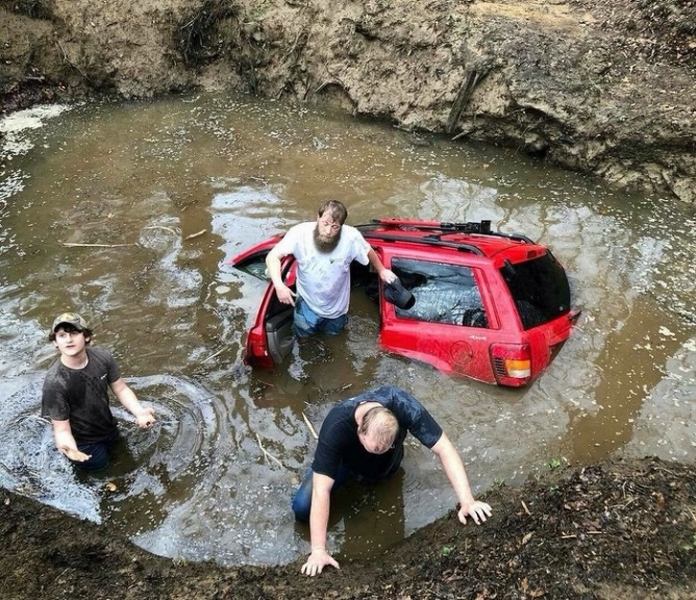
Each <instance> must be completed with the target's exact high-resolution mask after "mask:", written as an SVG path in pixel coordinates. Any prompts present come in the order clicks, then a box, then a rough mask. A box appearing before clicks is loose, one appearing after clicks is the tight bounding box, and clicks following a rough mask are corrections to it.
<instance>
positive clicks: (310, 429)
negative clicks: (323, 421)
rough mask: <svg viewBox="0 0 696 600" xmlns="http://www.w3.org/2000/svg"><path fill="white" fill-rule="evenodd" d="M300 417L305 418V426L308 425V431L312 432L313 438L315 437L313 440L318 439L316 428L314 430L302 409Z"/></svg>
mask: <svg viewBox="0 0 696 600" xmlns="http://www.w3.org/2000/svg"><path fill="white" fill-rule="evenodd" d="M302 418H303V419H304V420H305V423H307V427H309V431H310V432H311V433H312V435H313V436H314V439H315V440H318V439H319V436H318V435H317V432H316V430H315V429H314V427H313V426H312V423H311V422H310V420H309V419H308V418H307V415H306V414H304V411H302Z"/></svg>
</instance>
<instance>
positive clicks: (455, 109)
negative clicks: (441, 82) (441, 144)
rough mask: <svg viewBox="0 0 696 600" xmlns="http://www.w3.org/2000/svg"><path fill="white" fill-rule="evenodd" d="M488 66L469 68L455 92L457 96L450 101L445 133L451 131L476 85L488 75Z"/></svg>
mask: <svg viewBox="0 0 696 600" xmlns="http://www.w3.org/2000/svg"><path fill="white" fill-rule="evenodd" d="M490 70H491V69H490V67H489V66H487V65H481V67H480V68H479V69H471V71H469V75H468V76H467V78H466V81H465V82H464V83H463V84H462V87H461V88H459V91H458V92H457V97H456V98H455V99H454V102H453V103H452V109H451V110H450V114H449V117H448V118H447V125H446V127H445V131H446V132H447V133H453V132H454V129H455V127H456V126H457V123H458V122H459V118H460V117H461V116H462V113H463V112H464V109H465V108H466V107H467V105H468V104H469V100H471V96H472V94H473V93H474V90H475V89H476V87H477V86H478V85H479V84H480V83H481V82H482V81H483V80H484V79H485V78H486V77H487V76H488V73H489V72H490Z"/></svg>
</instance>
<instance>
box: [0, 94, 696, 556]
mask: <svg viewBox="0 0 696 600" xmlns="http://www.w3.org/2000/svg"><path fill="white" fill-rule="evenodd" d="M0 127H1V128H2V129H3V131H5V132H8V133H7V139H8V140H9V142H10V143H9V144H8V145H7V146H6V147H5V148H4V149H3V150H2V151H1V152H0V160H2V163H1V165H2V166H0V280H1V281H2V286H1V287H0V310H1V311H2V314H3V325H2V329H1V330H0V339H1V340H2V341H3V342H4V343H3V344H2V345H1V346H0V376H2V378H3V388H2V389H3V402H2V404H1V405H0V448H1V450H0V483H1V484H2V485H4V486H5V487H7V488H10V489H14V490H17V491H19V492H21V493H24V494H27V495H31V496H33V497H36V498H38V499H40V500H41V501H43V502H46V503H48V504H52V505H54V506H58V507H59V508H61V509H63V510H66V511H69V512H71V513H74V514H77V515H80V516H82V517H85V518H89V519H91V520H95V521H108V523H109V526H110V527H112V528H116V529H119V530H121V531H122V532H123V533H125V534H126V535H128V536H130V537H132V538H133V539H134V540H135V541H136V542H137V543H138V544H140V545H142V546H144V547H145V548H147V549H148V550H151V551H153V552H156V553H159V554H164V555H168V556H173V557H181V558H186V559H192V560H198V559H204V558H211V559H215V560H218V561H220V562H223V563H253V564H274V563H282V562H287V561H292V560H295V559H296V558H298V557H299V556H301V555H303V554H304V553H305V552H306V551H307V549H308V537H307V531H306V529H305V528H303V527H301V526H296V525H295V524H294V521H293V519H292V514H291V511H290V507H289V500H290V497H291V495H292V493H293V490H294V487H295V486H296V485H297V482H298V480H299V478H300V477H302V476H303V474H304V472H305V469H306V467H307V466H308V464H309V461H310V458H311V455H312V453H313V450H314V443H315V442H314V436H313V434H312V431H311V429H310V427H309V425H308V423H310V424H312V426H313V427H315V428H316V429H318V428H319V426H320V424H321V422H322V421H323V418H324V416H325V415H326V413H327V412H328V410H329V408H330V406H331V404H332V403H333V402H335V401H338V400H340V399H343V398H345V397H347V396H349V395H352V394H354V393H359V392H361V391H363V390H365V389H368V388H371V387H375V386H378V385H384V384H386V385H398V386H401V387H404V388H405V389H407V390H409V391H410V392H412V393H413V394H414V395H415V396H416V397H418V398H419V399H420V400H421V401H422V402H423V403H424V404H425V405H426V406H427V407H428V408H429V410H430V411H431V412H432V413H433V414H434V415H435V416H436V418H437V419H438V420H439V421H440V422H441V423H442V424H443V426H444V428H445V430H446V431H447V433H448V435H449V437H450V438H451V439H452V441H453V442H454V443H455V445H456V446H457V447H458V448H459V449H460V451H461V452H462V454H463V456H464V458H465V461H466V463H467V468H468V471H469V475H470V479H471V481H472V485H473V486H474V488H475V490H476V491H477V492H481V491H484V490H485V489H487V488H489V487H490V486H492V485H494V483H495V482H496V481H502V480H504V481H507V482H511V483H515V482H520V481H522V480H524V479H525V478H526V477H527V476H529V475H530V474H532V473H535V472H536V471H538V470H540V469H541V470H543V469H546V468H547V463H548V461H549V460H551V459H554V460H556V459H558V460H562V461H567V462H571V463H580V464H582V463H585V462H587V461H594V460H598V459H601V458H603V457H606V456H609V455H613V454H620V453H626V454H629V455H637V456H641V455H644V454H655V455H658V456H661V457H663V458H678V459H680V460H684V461H693V460H694V459H695V458H696V447H694V445H693V441H692V439H693V437H692V436H690V426H691V424H692V423H693V421H694V417H695V416H696V415H694V408H693V406H694V403H693V402H692V401H691V400H692V399H693V397H694V392H695V391H696V382H695V376H694V363H695V362H696V344H695V342H694V339H696V316H695V313H694V304H693V294H694V281H696V272H695V269H696V267H695V266H694V260H693V248H694V244H695V242H696V234H695V233H694V231H695V230H696V220H695V219H694V209H693V208H691V207H686V206H682V205H675V204H673V203H671V202H669V201H666V200H663V199H660V198H657V197H651V198H642V197H639V196H628V195H620V196H619V195H617V194H613V193H611V192H610V191H608V190H606V189H604V188H602V187H600V186H599V185H597V184H595V183H593V182H591V181H588V180H586V179H583V178H580V177H577V176H574V175H572V174H569V173H560V172H556V171H554V170H552V169H550V168H548V167H546V166H543V165H537V164H534V163H531V162H528V161H526V160H524V159H522V158H521V157H518V156H516V155H515V154H514V153H511V152H508V151H498V150H495V149H490V148H477V147H462V146H456V145H452V144H450V143H449V142H447V141H446V140H441V139H437V138H428V137H424V136H415V135H412V134H409V133H406V132H402V131H394V130H392V129H390V128H387V127H381V126H378V125H375V124H372V123H362V122H360V121H356V120H349V119H346V118H344V117H341V116H336V115H333V114H319V113H318V112H314V111H310V110H307V109H305V108H301V109H298V108H293V107H289V106H285V105H281V104H278V103H273V102H258V101H253V100H250V99H247V98H242V99H238V98H229V97H227V96H224V97H223V96H200V97H189V98H183V99H172V100H165V101H160V102H155V103H146V104H124V105H121V106H88V105H85V106H75V107H42V108H41V109H37V110H35V111H30V112H26V113H18V114H17V115H14V116H13V117H12V120H11V121H8V120H7V119H6V120H5V121H3V122H2V123H1V124H0ZM327 196H332V197H335V198H337V199H339V200H342V201H343V202H345V203H346V205H347V206H348V208H349V213H350V214H349V222H350V223H353V224H356V223H361V222H366V221H368V220H369V219H371V218H374V217H378V216H380V217H414V218H420V219H435V220H443V221H475V220H480V219H490V220H491V221H492V222H493V224H494V226H495V227H497V228H500V229H502V230H503V231H505V232H508V233H524V234H525V235H527V236H529V237H531V238H532V239H537V240H539V241H541V242H543V243H545V244H547V245H549V246H550V247H551V248H552V249H553V250H554V253H555V254H556V256H557V257H558V258H559V259H560V260H561V262H563V264H564V265H565V266H566V267H567V269H568V271H569V273H570V275H571V285H572V287H573V290H574V294H575V297H576V299H577V304H578V305H579V306H581V307H582V308H583V310H584V312H583V317H582V318H581V321H580V324H579V327H578V329H577V331H576V332H575V335H573V337H571V339H570V340H569V341H568V343H567V344H566V345H565V347H564V348H563V350H562V351H561V353H560V355H559V357H558V358H557V360H556V361H555V362H554V363H552V365H551V367H550V368H549V370H548V371H547V372H546V374H544V375H543V376H542V378H541V379H540V380H538V381H537V382H536V383H534V384H533V385H532V386H530V387H529V388H526V389H523V390H505V389H499V388H494V387H491V386H485V385H482V384H478V383H475V382H471V381H466V380H460V379H452V378H447V377H444V376H443V375H442V374H441V373H439V372H437V371H435V370H433V369H431V368H430V367H428V366H425V365H421V364H417V363H413V362H411V361H409V360H407V359H405V358H403V357H399V356H394V355H390V354H387V353H385V352H384V351H383V350H382V349H380V348H379V346H378V344H377V336H378V328H379V323H378V318H379V317H378V311H377V307H376V306H375V305H374V304H373V303H372V302H371V301H370V300H369V299H367V298H366V297H365V296H363V295H360V293H358V292H356V293H354V294H353V297H352V299H351V321H350V325H349V327H348V329H347V330H346V331H345V332H344V333H343V334H342V335H340V336H338V337H336V338H320V339H318V340H315V341H314V342H313V343H312V344H311V345H308V346H307V347H302V348H297V349H296V350H295V352H294V353H293V354H292V355H291V356H289V357H288V358H287V359H286V361H285V363H284V364H283V365H282V366H281V368H279V369H276V370H275V371H272V372H262V371H251V370H250V369H248V368H247V367H246V366H245V365H243V363H242V356H243V345H242V344H243V334H244V331H245V330H246V328H247V327H248V326H249V325H250V323H251V319H252V318H253V316H254V313H255V310H256V306H257V303H258V301H259V299H260V297H261V294H262V292H263V289H264V287H265V284H264V282H262V281H260V280H259V279H257V278H255V277H253V276H251V275H249V274H247V273H242V272H239V271H235V270H232V269H230V268H229V267H228V266H227V264H226V261H227V260H228V259H229V258H230V257H231V256H232V255H234V254H236V253H237V252H239V251H240V250H242V249H244V248H246V247H248V246H250V245H251V244H253V243H255V242H257V241H260V240H262V239H265V238H266V237H268V236H270V235H273V234H275V233H278V232H281V231H283V230H285V229H287V228H288V227H289V226H290V225H293V224H295V223H297V222H299V221H302V220H306V219H312V218H313V216H314V212H315V210H316V207H317V206H318V205H319V203H320V202H321V201H322V200H324V199H325V198H326V197H327ZM69 308H74V309H75V310H78V311H79V312H80V313H82V314H84V315H85V316H86V318H87V319H88V321H89V322H90V324H91V325H93V329H94V330H95V337H94V343H95V344H104V345H107V346H108V347H110V348H112V350H113V352H114V355H115V357H116V359H117V361H118V362H119V364H120V366H121V368H122V371H123V374H124V377H125V378H126V380H127V381H128V383H129V385H131V387H133V389H134V390H135V391H136V393H137V394H138V396H139V397H140V398H141V400H142V401H143V402H144V403H145V404H146V405H150V406H154V407H155V409H156V410H157V414H158V417H159V420H158V425H157V426H156V428H155V429H153V430H152V431H139V430H137V428H136V427H135V426H134V425H132V424H131V422H130V419H129V417H128V415H127V413H126V412H125V411H123V410H122V409H120V408H116V409H115V412H116V415H117V418H119V421H120V422H121V426H122V429H123V430H124V431H125V433H126V440H125V443H124V445H123V447H122V448H120V449H119V452H118V454H117V456H116V458H115V460H114V463H113V465H112V467H111V468H110V469H109V470H108V471H107V472H105V473H103V474H100V475H98V476H96V477H83V476H78V475H76V474H75V473H73V471H72V470H71V469H70V468H69V467H68V466H67V465H66V464H65V461H64V460H63V459H62V458H61V457H60V456H59V455H58V453H57V451H55V449H54V448H53V441H52V436H51V432H50V424H49V423H47V422H46V421H44V420H43V419H41V418H40V417H39V409H40V389H41V382H42V380H43V374H44V373H45V371H46V369H47V368H48V366H49V365H50V363H51V361H52V360H54V358H55V357H54V351H53V349H52V347H51V346H49V345H48V344H47V343H46V328H47V327H48V325H49V323H50V322H51V319H52V318H53V316H54V314H55V313H56V312H57V311H61V310H63V309H69ZM345 492H346V493H345V494H344V495H343V496H342V497H341V498H340V499H338V501H337V503H336V506H337V510H336V511H335V513H334V514H332V519H333V521H332V523H333V524H332V527H331V529H330V532H329V538H330V539H329V543H330V545H331V547H332V548H334V549H336V550H337V551H339V552H341V553H343V555H344V556H346V557H350V556H355V555H358V554H368V555H369V554H370V553H376V552H380V551H382V550H383V549H384V548H387V547H388V546H389V545H390V544H392V543H394V542H395V541H397V540H399V539H401V538H402V537H403V536H405V535H409V534H410V533H411V532H413V531H414V530H415V529H416V528H418V527H421V526H423V525H424V524H426V523H428V522H430V521H432V520H433V519H435V518H437V517H438V516H441V515H443V514H445V513H446V512H447V511H448V510H449V509H451V508H452V507H453V506H454V502H455V498H454V494H453V493H452V491H451V489H450V487H449V484H448V482H447V479H446V477H445V475H444V474H443V473H442V472H441V470H440V469H439V466H438V463H437V461H436V459H435V458H434V457H433V456H432V454H431V453H429V452H428V451H426V450H424V449H423V448H422V447H420V445H419V444H417V443H416V442H414V443H413V444H410V445H409V446H408V447H407V456H406V460H405V462H404V468H403V473H402V475H401V478H400V479H397V480H394V481H391V482H388V484H385V485H383V486H377V487H376V488H369V489H362V488H356V489H347V490H346V491H345ZM494 508H495V507H494Z"/></svg>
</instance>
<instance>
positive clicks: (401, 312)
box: [391, 258, 488, 327]
mask: <svg viewBox="0 0 696 600" xmlns="http://www.w3.org/2000/svg"><path fill="white" fill-rule="evenodd" d="M391 269H392V271H393V272H394V274H395V275H396V276H397V277H398V278H399V279H400V280H401V283H402V285H403V286H404V287H405V288H406V289H408V290H409V291H410V292H411V293H412V294H413V296H414V298H415V299H416V302H415V304H414V305H413V306H412V307H411V308H410V309H408V310H406V309H402V308H399V307H395V310H396V315H397V316H398V317H400V318H402V319H415V320H418V321H428V322H430V323H446V324H450V325H465V326H467V327H488V319H487V317H486V311H485V310H484V308H483V302H482V301H481V293H480V291H479V289H478V285H477V284H476V278H475V277H474V273H473V271H472V270H471V269H470V268H469V267H465V266H460V265H448V264H444V263H436V262H428V261H424V260H414V259H405V258H395V259H394V260H392V264H391Z"/></svg>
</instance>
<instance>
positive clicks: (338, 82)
mask: <svg viewBox="0 0 696 600" xmlns="http://www.w3.org/2000/svg"><path fill="white" fill-rule="evenodd" d="M330 85H337V86H339V87H340V88H341V89H342V90H343V91H346V86H345V85H344V84H343V82H342V81H340V80H338V79H331V80H329V81H325V82H324V83H322V84H321V85H320V86H319V87H318V88H317V89H316V90H314V93H315V94H318V93H320V92H321V91H322V90H323V89H324V88H327V87H329V86H330Z"/></svg>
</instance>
